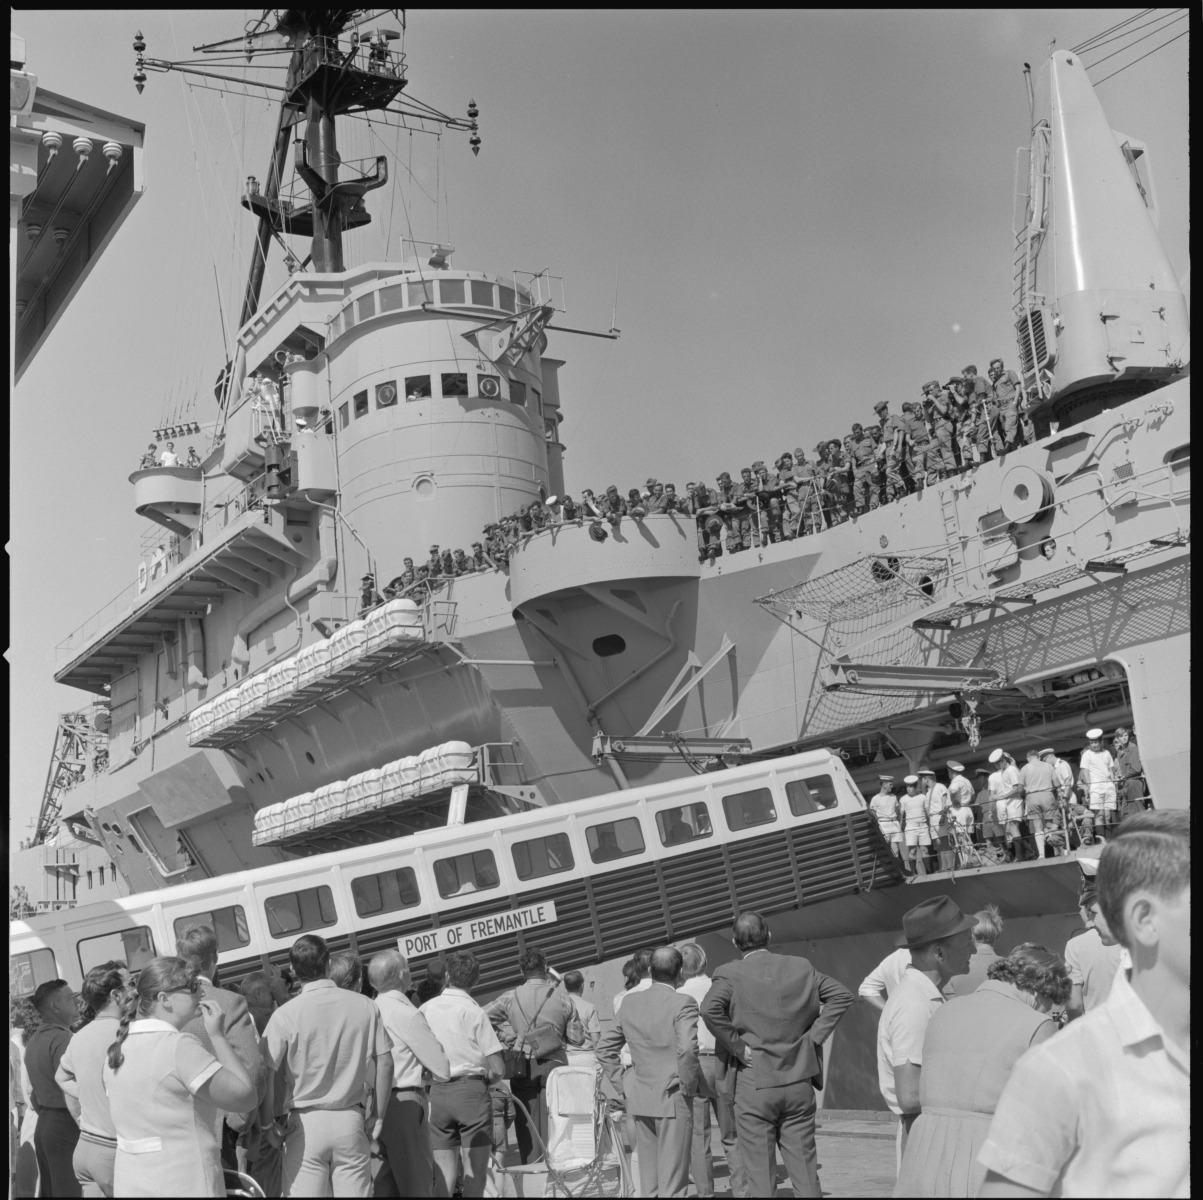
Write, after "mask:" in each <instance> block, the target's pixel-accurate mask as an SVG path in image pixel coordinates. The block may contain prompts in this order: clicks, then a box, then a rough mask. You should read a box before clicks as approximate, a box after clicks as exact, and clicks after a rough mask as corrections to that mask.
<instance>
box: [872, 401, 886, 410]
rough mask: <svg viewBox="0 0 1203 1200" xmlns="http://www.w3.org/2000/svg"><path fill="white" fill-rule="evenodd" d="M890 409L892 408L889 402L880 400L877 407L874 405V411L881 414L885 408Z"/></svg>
mask: <svg viewBox="0 0 1203 1200" xmlns="http://www.w3.org/2000/svg"><path fill="white" fill-rule="evenodd" d="M889 407H890V402H889V401H888V400H878V402H877V403H876V404H875V405H873V411H874V412H881V410H882V409H883V408H889Z"/></svg>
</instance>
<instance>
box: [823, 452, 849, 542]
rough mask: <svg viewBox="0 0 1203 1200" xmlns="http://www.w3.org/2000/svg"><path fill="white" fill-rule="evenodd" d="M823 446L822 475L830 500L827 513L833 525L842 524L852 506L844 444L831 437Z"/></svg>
mask: <svg viewBox="0 0 1203 1200" xmlns="http://www.w3.org/2000/svg"><path fill="white" fill-rule="evenodd" d="M824 447H825V449H826V451H827V458H826V462H825V464H824V471H823V477H824V480H825V482H826V486H827V495H828V497H829V502H830V507H829V515H830V518H831V523H832V524H833V525H842V524H843V523H844V522H845V521H846V520H847V519H848V510H849V509H850V508H851V507H852V484H851V480H849V478H848V464H847V463H846V462H845V461H844V453H843V451H844V444H843V442H841V441H840V439H839V438H831V439H830V441H828V442H825V443H824Z"/></svg>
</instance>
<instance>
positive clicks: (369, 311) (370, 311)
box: [359, 292, 376, 321]
mask: <svg viewBox="0 0 1203 1200" xmlns="http://www.w3.org/2000/svg"><path fill="white" fill-rule="evenodd" d="M375 315H376V294H375V292H368V294H367V295H366V296H360V297H359V319H360V320H361V321H366V320H367V318H368V317H374V316H375Z"/></svg>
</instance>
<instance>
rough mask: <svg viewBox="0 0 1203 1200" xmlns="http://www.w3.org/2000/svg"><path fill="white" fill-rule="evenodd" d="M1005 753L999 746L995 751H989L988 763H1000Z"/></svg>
mask: <svg viewBox="0 0 1203 1200" xmlns="http://www.w3.org/2000/svg"><path fill="white" fill-rule="evenodd" d="M1005 753H1006V751H1005V750H1004V749H1003V748H1002V747H1001V746H1000V747H999V748H998V749H997V750H991V751H990V758H989V760H988V761H989V762H992V763H996V762H1002V756H1003V755H1004V754H1005Z"/></svg>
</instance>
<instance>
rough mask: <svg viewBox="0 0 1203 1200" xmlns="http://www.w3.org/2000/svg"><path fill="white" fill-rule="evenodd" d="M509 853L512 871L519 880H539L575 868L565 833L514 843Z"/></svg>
mask: <svg viewBox="0 0 1203 1200" xmlns="http://www.w3.org/2000/svg"><path fill="white" fill-rule="evenodd" d="M510 853H511V854H512V855H513V856H514V870H515V871H517V872H518V878H519V879H539V878H541V877H542V876H544V875H556V874H558V873H559V872H560V871H571V870H572V868H573V866H575V862H574V860H573V857H572V846H571V844H570V843H569V841H568V835H567V834H566V833H553V834H550V835H548V836H547V837H541V838H531V840H530V841H529V842H515V843H514V845H513V846H512V847H511V849H510Z"/></svg>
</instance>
